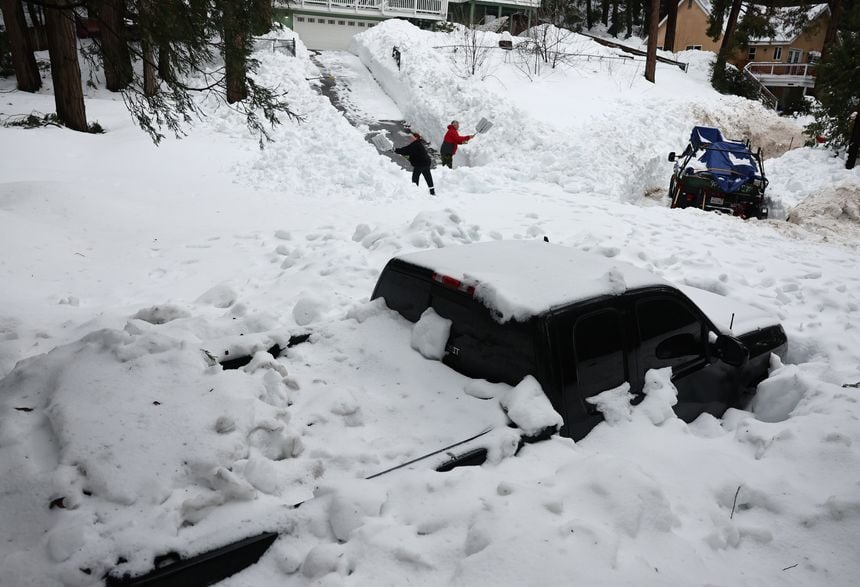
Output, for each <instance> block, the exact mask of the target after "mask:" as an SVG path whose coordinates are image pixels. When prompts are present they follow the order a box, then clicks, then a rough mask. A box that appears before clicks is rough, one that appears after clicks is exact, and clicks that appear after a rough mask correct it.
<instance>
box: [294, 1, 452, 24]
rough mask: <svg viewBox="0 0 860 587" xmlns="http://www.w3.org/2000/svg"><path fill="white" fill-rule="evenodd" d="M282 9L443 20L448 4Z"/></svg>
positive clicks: (315, 4)
mask: <svg viewBox="0 0 860 587" xmlns="http://www.w3.org/2000/svg"><path fill="white" fill-rule="evenodd" d="M277 5H281V6H283V7H284V8H292V9H293V10H308V11H310V12H315V13H323V14H340V15H353V16H376V17H383V16H384V17H389V18H395V17H398V16H399V17H403V18H420V19H423V20H445V19H446V18H447V17H448V0H291V1H290V2H277Z"/></svg>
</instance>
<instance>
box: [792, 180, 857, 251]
mask: <svg viewBox="0 0 860 587" xmlns="http://www.w3.org/2000/svg"><path fill="white" fill-rule="evenodd" d="M786 220H788V221H789V222H792V223H794V224H800V225H802V226H804V227H806V228H808V229H810V230H816V231H818V232H820V233H823V234H828V233H829V234H831V235H843V236H850V235H853V236H854V237H855V238H856V237H857V236H858V235H860V177H858V178H857V179H853V180H852V179H845V180H843V181H841V182H838V183H834V184H830V185H827V186H826V187H823V188H822V189H821V191H820V192H818V193H816V194H813V195H812V196H809V197H807V198H806V199H805V200H803V201H802V202H801V203H799V204H798V205H797V206H795V207H793V208H792V209H791V211H790V212H789V213H788V217H787V218H786Z"/></svg>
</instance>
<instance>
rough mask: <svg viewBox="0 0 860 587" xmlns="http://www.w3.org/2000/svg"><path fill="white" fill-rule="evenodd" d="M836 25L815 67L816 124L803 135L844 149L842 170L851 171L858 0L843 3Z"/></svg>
mask: <svg viewBox="0 0 860 587" xmlns="http://www.w3.org/2000/svg"><path fill="white" fill-rule="evenodd" d="M836 26H837V32H836V42H835V44H834V45H833V46H832V47H831V48H830V50H829V51H828V52H827V54H826V55H825V56H824V59H823V61H822V62H821V65H820V66H819V68H818V79H817V82H816V85H815V93H816V96H817V98H818V101H819V103H818V105H817V106H816V107H815V109H814V110H813V115H814V116H815V122H813V123H812V124H810V125H809V126H808V127H807V128H806V132H807V134H809V135H810V136H811V137H823V138H824V141H825V144H826V145H827V146H828V147H830V148H831V149H833V150H835V151H837V152H839V151H842V150H845V151H846V152H847V157H846V161H845V167H846V168H847V169H853V168H854V166H855V165H856V163H857V157H858V151H860V122H858V121H860V83H858V81H857V80H858V79H860V0H844V12H843V16H842V18H841V19H840V22H838V23H837V24H836Z"/></svg>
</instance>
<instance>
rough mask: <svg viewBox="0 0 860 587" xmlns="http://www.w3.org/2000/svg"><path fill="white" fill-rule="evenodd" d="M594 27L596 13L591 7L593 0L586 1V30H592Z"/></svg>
mask: <svg viewBox="0 0 860 587" xmlns="http://www.w3.org/2000/svg"><path fill="white" fill-rule="evenodd" d="M593 26H594V12H593V10H592V7H591V0H585V28H587V29H588V30H591V27H593Z"/></svg>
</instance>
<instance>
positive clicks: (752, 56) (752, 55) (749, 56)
mask: <svg viewBox="0 0 860 587" xmlns="http://www.w3.org/2000/svg"><path fill="white" fill-rule="evenodd" d="M755 50H756V48H755V47H750V48H749V51H747V61H755Z"/></svg>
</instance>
